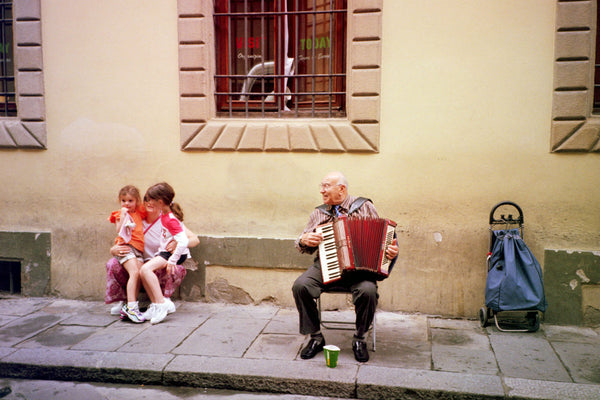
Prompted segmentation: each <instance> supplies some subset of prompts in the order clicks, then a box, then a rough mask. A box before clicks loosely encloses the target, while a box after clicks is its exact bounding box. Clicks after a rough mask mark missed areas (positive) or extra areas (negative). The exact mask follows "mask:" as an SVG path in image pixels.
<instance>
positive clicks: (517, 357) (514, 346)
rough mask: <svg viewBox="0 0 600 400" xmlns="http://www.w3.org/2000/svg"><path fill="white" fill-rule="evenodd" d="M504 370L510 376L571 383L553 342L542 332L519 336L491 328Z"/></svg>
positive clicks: (498, 358) (499, 362)
mask: <svg viewBox="0 0 600 400" xmlns="http://www.w3.org/2000/svg"><path fill="white" fill-rule="evenodd" d="M488 333H489V337H490V342H491V345H492V348H493V349H494V352H495V354H496V359H497V361H498V365H499V367H500V370H501V371H502V373H503V374H504V376H506V377H510V378H525V379H535V380H543V381H555V382H571V377H570V376H569V374H568V372H567V371H566V369H565V367H564V365H563V364H562V363H561V361H560V359H559V358H558V356H557V355H556V353H555V352H554V350H553V348H552V347H551V346H550V343H549V342H548V341H547V340H545V339H544V337H543V336H542V335H541V334H540V333H539V332H536V333H529V334H518V335H515V334H514V333H508V332H498V331H496V330H495V329H494V328H488Z"/></svg>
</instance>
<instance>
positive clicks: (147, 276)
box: [140, 182, 190, 324]
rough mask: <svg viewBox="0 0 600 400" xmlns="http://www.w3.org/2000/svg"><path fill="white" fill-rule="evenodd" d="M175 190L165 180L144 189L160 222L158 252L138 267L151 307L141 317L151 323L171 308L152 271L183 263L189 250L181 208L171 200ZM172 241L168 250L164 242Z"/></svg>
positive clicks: (168, 268) (155, 321)
mask: <svg viewBox="0 0 600 400" xmlns="http://www.w3.org/2000/svg"><path fill="white" fill-rule="evenodd" d="M174 197H175V191H174V190H173V188H172V187H171V185H169V184H168V183H166V182H161V183H157V184H156V185H152V186H150V187H149V188H148V190H147V191H146V195H145V196H144V198H145V199H146V200H147V202H148V203H149V204H150V206H151V207H156V208H158V209H159V210H161V211H162V215H161V217H160V222H161V224H162V233H161V238H160V246H159V249H158V253H157V254H156V255H155V256H154V257H153V258H152V259H151V260H150V261H148V262H146V263H145V264H144V265H143V266H142V268H141V270H140V275H141V277H142V284H143V285H144V288H146V293H147V294H148V297H150V301H151V302H152V303H151V304H150V307H148V311H146V312H145V313H144V319H146V320H148V319H149V320H150V323H152V324H157V323H159V322H161V321H162V320H164V319H165V317H166V316H167V313H168V312H169V311H171V310H174V307H172V303H171V301H170V300H168V299H165V297H164V296H163V294H162V291H161V290H160V284H159V282H158V278H157V277H156V274H154V271H155V270H157V269H161V268H166V269H167V273H168V274H170V273H172V272H173V269H174V268H175V265H177V264H182V263H183V262H184V261H185V260H186V259H187V257H189V255H190V253H189V250H188V247H187V246H188V238H187V235H186V233H185V227H184V226H183V223H182V222H181V221H183V211H182V210H181V207H180V206H179V204H177V203H173V198H174ZM171 240H175V241H176V242H177V246H176V247H175V250H173V252H170V251H168V250H167V244H168V243H169V242H170V241H171Z"/></svg>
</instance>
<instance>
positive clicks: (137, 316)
mask: <svg viewBox="0 0 600 400" xmlns="http://www.w3.org/2000/svg"><path fill="white" fill-rule="evenodd" d="M119 201H120V203H121V209H120V210H118V211H113V212H112V213H111V214H110V217H109V218H108V220H109V221H110V222H112V223H113V224H115V225H116V227H117V234H118V236H117V238H116V239H115V244H119V245H122V244H127V246H128V247H129V250H127V251H122V252H120V253H119V256H118V257H116V258H117V260H118V261H119V263H120V264H121V265H123V268H125V270H127V272H128V273H129V279H128V281H127V304H124V305H123V307H122V308H121V318H125V317H127V318H129V319H130V320H131V321H133V322H135V323H140V322H144V318H143V316H142V314H141V313H140V309H139V306H138V302H137V301H136V300H137V295H138V293H139V291H140V275H139V274H140V268H141V266H142V262H143V253H144V227H143V222H142V221H143V219H144V217H145V210H144V208H143V206H142V199H141V197H140V191H139V190H138V189H137V188H136V187H135V186H132V185H127V186H125V187H123V188H122V189H121V190H120V191H119Z"/></svg>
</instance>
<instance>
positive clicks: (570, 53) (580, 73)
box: [550, 0, 600, 153]
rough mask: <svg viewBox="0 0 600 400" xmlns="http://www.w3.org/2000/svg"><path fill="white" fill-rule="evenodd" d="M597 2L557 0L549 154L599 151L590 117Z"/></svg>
mask: <svg viewBox="0 0 600 400" xmlns="http://www.w3.org/2000/svg"><path fill="white" fill-rule="evenodd" d="M596 7H597V0H557V6H556V36H555V39H556V40H555V57H554V86H553V89H554V92H553V102H552V133H551V138H550V151H551V152H557V153H558V152H585V153H588V152H600V140H599V139H600V115H593V114H592V107H593V100H594V60H595V47H596V46H595V37H596V26H597V25H596V24H597V21H596Z"/></svg>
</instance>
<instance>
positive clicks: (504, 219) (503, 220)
mask: <svg viewBox="0 0 600 400" xmlns="http://www.w3.org/2000/svg"><path fill="white" fill-rule="evenodd" d="M506 205H508V206H512V207H514V208H516V209H517V211H518V212H519V217H518V218H516V219H514V218H513V216H512V214H508V217H506V216H505V215H504V214H501V215H500V219H495V218H494V212H495V211H496V210H497V209H498V208H500V207H501V206H506ZM523 222H524V219H523V210H521V207H519V206H518V205H517V204H516V203H513V202H512V201H503V202H500V203H498V204H496V205H495V206H494V207H493V208H492V211H491V212H490V225H493V224H503V223H508V224H519V225H523Z"/></svg>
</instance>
